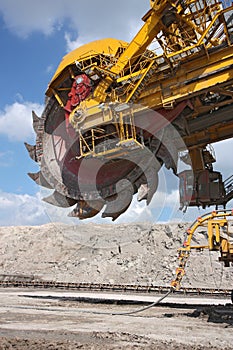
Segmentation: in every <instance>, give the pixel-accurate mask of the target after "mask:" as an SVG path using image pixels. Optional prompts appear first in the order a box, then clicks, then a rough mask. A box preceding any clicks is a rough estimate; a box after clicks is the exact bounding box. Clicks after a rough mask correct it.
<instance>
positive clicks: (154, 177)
mask: <svg viewBox="0 0 233 350" xmlns="http://www.w3.org/2000/svg"><path fill="white" fill-rule="evenodd" d="M145 175H146V178H147V185H148V193H147V197H146V204H147V205H149V204H150V202H151V200H152V198H153V195H154V193H155V192H156V190H157V188H158V182H159V181H158V169H156V168H154V167H151V168H149V169H148V170H147V171H146V172H145Z"/></svg>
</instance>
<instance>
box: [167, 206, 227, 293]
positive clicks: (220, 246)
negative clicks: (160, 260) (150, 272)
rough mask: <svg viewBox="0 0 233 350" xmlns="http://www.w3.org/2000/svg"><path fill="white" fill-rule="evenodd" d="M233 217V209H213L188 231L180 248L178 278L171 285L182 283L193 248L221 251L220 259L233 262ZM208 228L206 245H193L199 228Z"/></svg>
mask: <svg viewBox="0 0 233 350" xmlns="http://www.w3.org/2000/svg"><path fill="white" fill-rule="evenodd" d="M232 217H233V210H224V211H213V212H212V213H208V214H205V215H203V216H201V217H199V218H198V219H197V220H196V221H195V222H194V223H193V224H192V226H191V227H190V228H189V229H188V230H187V231H186V239H185V242H184V244H183V247H182V248H180V249H179V267H178V268H177V269H176V278H175V279H174V280H173V281H172V283H171V285H172V287H173V288H175V289H177V290H178V289H179V288H180V283H181V280H182V278H183V276H184V275H185V266H186V263H187V260H188V258H189V256H190V252H191V250H193V249H196V250H203V249H208V250H210V251H219V252H220V257H219V261H222V262H224V265H225V266H226V267H229V266H230V263H231V264H233V232H231V231H230V229H229V218H232ZM200 227H204V228H205V229H206V230H207V236H208V241H207V244H206V245H192V239H193V238H194V234H195V232H196V231H197V229H198V228H200Z"/></svg>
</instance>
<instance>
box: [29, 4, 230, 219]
mask: <svg viewBox="0 0 233 350" xmlns="http://www.w3.org/2000/svg"><path fill="white" fill-rule="evenodd" d="M143 21H144V24H143V25H142V27H141V29H140V30H139V32H138V33H137V34H136V36H135V37H134V38H133V39H132V41H131V42H130V43H126V42H124V41H120V40H116V39H104V40H98V41H95V42H92V43H89V44H86V45H84V46H81V47H79V48H77V49H75V50H74V51H72V52H70V53H69V54H67V55H66V56H65V57H64V58H63V60H62V61H61V63H60V65H59V66H58V68H57V71H56V72H55V74H54V76H53V78H52V80H51V81H50V83H49V86H48V89H47V91H46V103H45V108H44V111H43V113H42V116H41V117H40V118H39V117H38V116H37V115H36V114H35V113H34V112H33V127H34V130H35V132H36V136H37V137H36V145H35V146H31V145H29V144H26V147H27V149H28V151H29V154H30V156H31V158H32V159H34V160H35V161H36V162H38V164H39V165H40V171H39V172H38V173H35V174H32V173H31V174H29V176H30V177H31V178H32V179H33V180H35V182H36V183H38V184H39V185H41V186H44V187H46V188H49V189H53V190H54V192H53V194H52V195H50V196H49V197H47V198H45V199H44V200H45V201H47V202H49V203H51V204H53V205H55V206H59V207H73V206H75V207H74V208H72V209H71V210H72V211H71V213H70V215H71V216H75V217H78V218H80V219H85V218H90V217H93V216H95V215H96V214H98V213H99V212H100V211H102V217H112V219H113V220H115V219H116V218H117V217H118V216H119V215H121V214H122V213H123V212H125V211H126V210H127V208H128V207H129V205H130V203H131V201H132V198H133V195H134V194H136V193H137V196H138V200H146V202H147V204H149V203H150V201H151V199H152V197H153V194H154V193H155V192H156V189H157V185H158V172H159V170H160V168H161V167H162V166H163V165H164V166H166V167H167V168H168V169H172V170H173V172H174V174H175V175H178V176H179V178H180V201H181V207H186V206H189V205H191V206H203V207H205V206H209V205H216V206H218V205H223V206H225V205H226V203H227V202H228V201H229V200H230V199H232V198H233V178H229V179H227V181H226V182H223V180H222V176H221V173H219V172H217V171H214V169H213V163H214V162H215V157H214V155H213V152H212V151H211V149H210V148H209V146H208V145H209V144H211V143H213V142H218V141H221V140H224V139H227V138H231V137H232V136H233V46H232V44H233V6H232V3H231V2H230V1H219V0H197V1H195V0H154V1H152V0H151V7H150V10H149V11H148V12H147V13H146V14H145V16H144V17H143ZM179 157H181V159H182V160H183V161H184V162H185V163H187V164H188V165H189V166H190V169H189V170H185V171H183V172H182V173H181V174H177V162H178V158H179Z"/></svg>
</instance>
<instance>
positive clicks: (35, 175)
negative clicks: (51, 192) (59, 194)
mask: <svg viewBox="0 0 233 350" xmlns="http://www.w3.org/2000/svg"><path fill="white" fill-rule="evenodd" d="M28 176H29V177H30V178H31V179H32V180H33V181H35V182H36V183H37V185H40V186H43V187H46V188H49V189H52V188H53V187H52V186H51V185H50V184H49V183H48V181H47V180H46V179H45V177H44V176H43V175H42V173H41V172H40V171H39V172H38V173H28Z"/></svg>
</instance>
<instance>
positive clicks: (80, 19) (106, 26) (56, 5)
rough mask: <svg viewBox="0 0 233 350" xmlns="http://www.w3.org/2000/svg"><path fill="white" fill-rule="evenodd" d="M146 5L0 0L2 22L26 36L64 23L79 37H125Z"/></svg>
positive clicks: (130, 1)
mask: <svg viewBox="0 0 233 350" xmlns="http://www.w3.org/2000/svg"><path fill="white" fill-rule="evenodd" d="M149 8H150V3H149V0H146V1H138V2H137V4H135V0H128V1H127V2H125V1H124V0H118V1H115V0H109V1H107V2H106V0H99V1H93V0H86V1H72V0H56V1H55V0H40V1H31V0H8V1H5V0H0V13H2V15H3V19H4V22H5V26H6V27H7V28H8V29H9V30H11V31H12V32H13V33H14V34H16V35H18V36H20V37H27V36H28V35H30V34H31V33H32V32H35V31H39V32H42V33H44V34H45V35H51V34H52V33H54V31H56V30H61V28H62V24H63V23H66V24H67V23H68V24H69V27H70V28H71V30H72V31H74V30H75V31H76V32H78V33H79V37H80V38H81V40H82V41H83V39H82V38H83V37H84V38H86V37H89V38H90V40H95V39H97V38H101V37H110V36H113V37H119V39H124V40H128V39H129V34H130V33H132V31H133V27H134V26H135V27H137V26H138V23H141V24H142V21H141V17H142V16H143V15H144V14H145V13H146V11H147V10H149ZM134 21H135V22H134ZM134 23H135V24H134Z"/></svg>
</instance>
